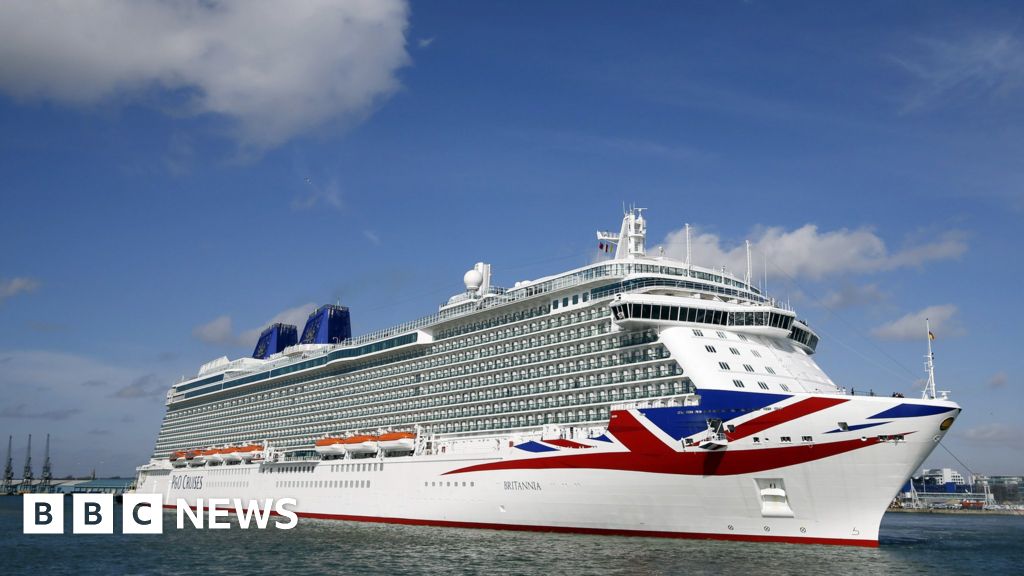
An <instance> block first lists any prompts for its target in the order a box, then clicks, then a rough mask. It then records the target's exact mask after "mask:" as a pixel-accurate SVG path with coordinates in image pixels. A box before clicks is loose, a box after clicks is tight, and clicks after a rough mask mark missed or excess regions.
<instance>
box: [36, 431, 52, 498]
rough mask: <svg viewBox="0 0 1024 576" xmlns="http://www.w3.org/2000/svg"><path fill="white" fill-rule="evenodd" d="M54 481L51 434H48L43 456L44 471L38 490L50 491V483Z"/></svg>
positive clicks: (41, 474) (40, 477)
mask: <svg viewBox="0 0 1024 576" xmlns="http://www.w3.org/2000/svg"><path fill="white" fill-rule="evenodd" d="M52 481H53V472H52V471H51V470H50V435H49V434H47V435H46V451H45V452H44V456H43V471H42V472H41V473H40V476H39V484H38V485H37V486H36V492H50V484H51V482H52Z"/></svg>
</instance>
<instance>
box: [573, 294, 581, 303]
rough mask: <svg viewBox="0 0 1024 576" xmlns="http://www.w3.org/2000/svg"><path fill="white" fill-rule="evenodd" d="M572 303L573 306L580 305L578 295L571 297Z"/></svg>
mask: <svg viewBox="0 0 1024 576" xmlns="http://www.w3.org/2000/svg"><path fill="white" fill-rule="evenodd" d="M572 303H573V304H579V303H580V295H579V294H573V295H572Z"/></svg>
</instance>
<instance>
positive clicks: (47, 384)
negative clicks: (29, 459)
mask: <svg viewBox="0 0 1024 576" xmlns="http://www.w3.org/2000/svg"><path fill="white" fill-rule="evenodd" d="M122 356H125V355H122ZM129 356H130V355H129ZM0 358H3V359H5V360H3V361H2V364H3V370H0V395H2V397H3V400H2V401H0V428H2V429H3V430H4V433H5V434H8V433H9V434H13V435H14V436H15V446H16V449H18V445H19V444H20V448H21V449H23V448H24V446H25V441H26V436H28V435H29V434H32V435H33V436H34V437H33V439H32V440H33V446H34V447H35V450H36V452H35V454H34V456H36V457H38V455H39V454H41V450H42V442H43V438H44V437H45V434H47V433H49V434H52V439H51V440H52V441H51V447H50V448H51V457H52V458H53V463H54V466H55V475H58V476H63V475H64V474H69V473H75V474H83V473H88V472H89V470H90V469H91V468H93V467H95V468H97V472H98V473H99V474H121V475H124V474H131V473H132V470H133V469H134V467H135V466H137V465H139V464H144V463H145V462H146V461H147V459H148V457H149V454H150V453H151V451H152V449H153V439H154V438H155V437H156V431H157V429H158V428H159V426H160V419H161V417H162V415H163V413H164V406H163V403H162V402H159V401H158V400H159V398H161V397H163V395H164V393H166V391H167V389H168V388H169V387H170V385H171V383H172V382H173V378H172V377H171V375H170V374H163V375H161V374H157V375H153V374H151V373H150V372H149V370H150V368H151V366H145V367H142V368H139V367H133V366H130V365H124V364H112V363H109V362H106V361H104V360H102V359H98V358H91V357H87V356H81V355H77V354H69V353H65V352H51V351H46V350H5V351H0ZM121 360H126V361H127V360H130V358H127V357H124V358H121ZM162 368H166V366H163V367H162ZM111 391H119V392H115V393H114V394H111ZM112 426H116V427H112ZM105 429H109V430H112V431H113V433H112V434H110V437H109V438H106V439H104V441H103V442H101V443H97V442H95V440H94V439H87V438H85V437H84V436H83V435H84V433H85V431H88V430H105ZM22 454H23V452H22ZM22 457H24V456H22ZM15 458H18V457H17V456H15ZM36 465H37V466H38V463H37V464H36Z"/></svg>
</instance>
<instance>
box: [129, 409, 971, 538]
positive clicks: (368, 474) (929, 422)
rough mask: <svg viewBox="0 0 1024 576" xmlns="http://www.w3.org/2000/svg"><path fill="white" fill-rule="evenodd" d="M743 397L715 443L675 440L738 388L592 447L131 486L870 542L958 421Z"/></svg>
mask: <svg viewBox="0 0 1024 576" xmlns="http://www.w3.org/2000/svg"><path fill="white" fill-rule="evenodd" d="M745 396H748V397H750V396H760V397H762V398H757V399H756V400H757V401H758V403H760V404H763V403H764V402H771V403H769V404H767V405H766V406H762V407H760V408H756V409H752V410H750V411H747V412H745V413H742V414H741V415H739V416H736V417H732V418H727V419H726V422H728V423H730V424H732V425H733V433H732V434H731V436H733V438H734V439H730V441H729V442H728V443H727V444H726V445H725V446H724V447H720V448H716V449H712V450H707V449H704V448H701V447H699V443H700V441H701V440H702V439H704V437H705V436H706V435H705V434H704V433H703V432H699V431H698V432H694V433H692V434H685V435H683V436H680V435H679V434H680V433H685V432H687V431H688V430H687V429H686V428H685V424H687V423H689V424H693V423H694V422H696V421H697V420H698V419H704V418H705V416H707V413H709V412H711V413H714V412H713V411H715V408H713V406H714V405H715V404H714V402H725V404H722V405H723V406H724V405H726V404H734V405H735V404H738V402H739V401H738V399H737V398H738V397H737V396H735V395H732V396H730V397H728V399H722V398H718V397H714V396H712V397H711V399H710V400H709V401H707V402H705V403H704V404H703V405H702V407H701V408H702V410H692V409H691V410H689V412H691V414H684V413H685V412H687V409H686V408H685V407H683V406H676V407H665V408H654V409H629V410H619V411H615V412H613V413H612V420H611V423H610V426H609V428H608V432H607V433H606V434H604V435H602V437H601V438H594V439H578V440H573V441H564V440H563V441H528V442H524V443H520V444H517V445H516V447H509V446H508V442H500V443H498V442H493V441H491V442H490V443H489V445H490V446H497V447H495V448H491V449H490V450H489V451H477V452H476V453H465V454H464V453H461V450H460V448H459V447H458V446H457V445H456V444H452V445H451V448H450V449H446V450H445V453H435V454H433V455H418V456H404V457H375V458H359V459H346V460H325V461H294V462H278V463H271V462H267V463H260V464H239V465H231V466H213V467H209V466H208V467H206V468H204V469H187V470H178V469H171V468H167V467H149V468H148V469H144V470H143V471H142V473H141V474H140V484H139V486H138V491H139V492H148V493H153V492H156V493H160V494H163V495H164V501H165V504H166V505H167V506H168V507H174V506H175V505H176V504H177V502H178V499H183V500H184V501H186V502H187V503H188V504H189V505H190V506H196V505H197V504H199V502H200V500H202V502H203V503H204V504H205V503H208V502H209V499H211V498H228V499H233V498H240V499H243V500H249V499H253V500H259V501H263V500H265V499H279V498H294V499H295V500H296V502H297V504H296V506H295V507H294V511H295V512H297V513H298V515H299V516H300V517H306V518H322V519H338V520H355V521H369V522H392V523H402V524H423V525H440V526H458V527H475V528H496V529H511V530H539V531H559V532H579V533H596V534H621V535H637V536H662V537H680V538H714V539H729V540H752V541H773V542H780V541H781V542H801V543H819V544H846V545H858V546H876V545H877V543H878V528H879V524H880V522H881V518H882V515H883V514H884V512H885V510H886V508H887V506H888V504H889V503H890V502H891V500H892V499H893V497H894V496H895V495H896V493H897V491H898V490H899V488H900V487H901V486H902V485H903V484H904V483H905V482H906V481H907V479H908V478H909V476H910V475H911V473H912V472H913V471H914V470H916V469H917V467H918V466H920V464H921V463H922V462H923V460H924V459H925V458H926V457H927V455H928V454H930V453H931V451H932V450H933V449H934V448H935V447H936V445H937V443H938V441H939V440H940V439H941V437H942V435H943V434H944V431H943V430H940V426H941V425H942V423H943V422H944V421H945V420H947V419H949V418H950V417H954V418H955V417H956V415H957V414H959V407H958V406H957V405H956V404H954V403H952V402H948V401H940V400H929V401H922V400H906V399H902V398H879V397H851V396H836V395H820V396H813V395H806V394H801V395H795V396H791V397H784V398H782V399H781V400H779V399H778V397H777V396H775V395H758V394H756V393H749V394H745ZM723 411H724V410H723ZM879 416H881V418H879ZM766 419H767V421H766ZM837 422H843V423H844V424H845V425H846V426H847V427H848V428H849V429H848V430H841V429H837V428H836V425H837ZM858 423H861V424H858ZM947 424H948V423H947ZM947 427H948V426H947ZM745 429H746V432H744V430H745ZM751 430H754V431H756V432H755V433H756V434H757V436H756V438H757V440H756V441H755V440H754V438H755V436H753V435H752V434H751V433H750V431H751ZM680 431H682V432H680ZM804 437H807V438H804ZM783 438H785V439H787V440H786V441H783V440H782V439H783ZM686 439H690V440H691V441H693V442H694V444H695V445H690V446H686ZM441 446H444V445H443V444H442V445H441ZM441 450H442V448H440V447H439V448H438V449H437V450H436V452H440V451H441ZM183 477H188V478H189V479H188V480H184V478H183ZM200 478H201V480H200ZM780 492H781V494H783V496H782V498H781V504H780V498H779V494H780ZM222 506H223V505H222Z"/></svg>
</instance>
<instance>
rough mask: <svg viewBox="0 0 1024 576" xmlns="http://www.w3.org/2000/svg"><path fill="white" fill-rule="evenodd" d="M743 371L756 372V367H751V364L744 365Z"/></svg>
mask: <svg viewBox="0 0 1024 576" xmlns="http://www.w3.org/2000/svg"><path fill="white" fill-rule="evenodd" d="M743 369H744V370H746V371H747V372H753V371H754V367H753V366H751V365H750V364H744V365H743Z"/></svg>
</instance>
